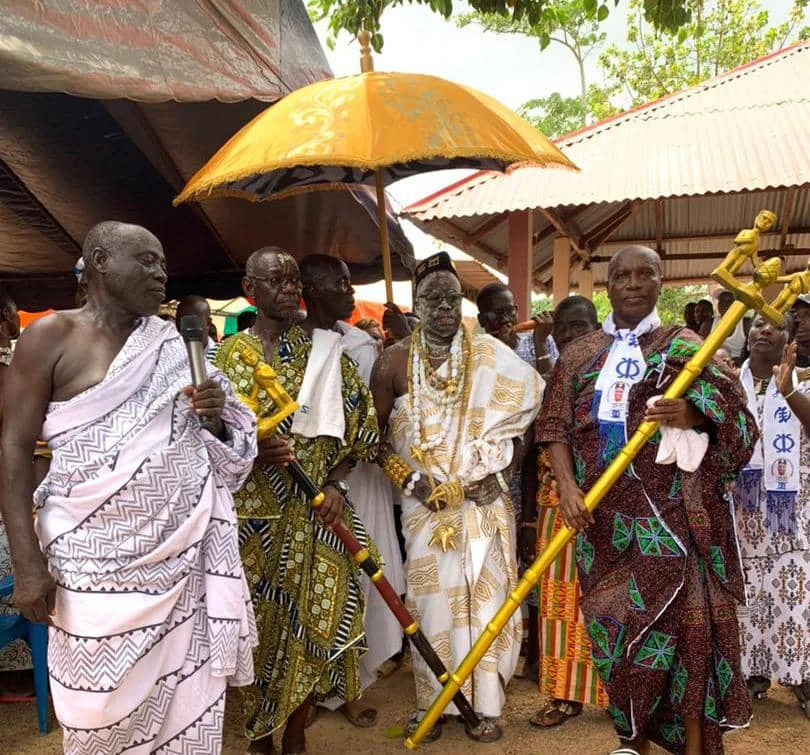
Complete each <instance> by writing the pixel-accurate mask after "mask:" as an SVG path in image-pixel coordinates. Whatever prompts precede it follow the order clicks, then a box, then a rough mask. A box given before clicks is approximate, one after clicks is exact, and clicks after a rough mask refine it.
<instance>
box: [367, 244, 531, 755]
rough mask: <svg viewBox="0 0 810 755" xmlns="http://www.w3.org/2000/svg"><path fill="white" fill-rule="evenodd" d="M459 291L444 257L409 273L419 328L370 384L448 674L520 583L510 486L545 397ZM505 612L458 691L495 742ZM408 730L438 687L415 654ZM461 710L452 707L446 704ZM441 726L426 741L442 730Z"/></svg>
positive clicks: (513, 631)
mask: <svg viewBox="0 0 810 755" xmlns="http://www.w3.org/2000/svg"><path fill="white" fill-rule="evenodd" d="M461 298H462V295H461V287H460V284H459V280H458V277H457V275H456V272H455V269H454V267H453V264H452V262H451V260H450V257H449V255H448V254H447V253H446V252H440V253H439V254H437V255H434V256H432V257H429V258H428V259H426V260H424V261H423V262H421V263H420V264H419V266H417V269H416V302H415V311H416V314H417V315H419V318H420V320H421V323H422V324H421V326H419V327H417V329H416V330H415V331H414V332H413V334H412V335H411V336H410V337H409V338H407V339H405V340H403V341H401V342H399V343H398V344H396V345H394V346H392V347H390V348H389V349H387V350H386V351H385V352H384V353H383V355H382V356H381V357H380V359H379V360H378V361H377V363H376V365H375V367H374V372H373V374H372V379H371V391H372V394H373V395H374V401H375V405H376V407H377V413H378V415H379V421H380V426H381V427H383V426H385V425H386V424H387V427H388V434H387V444H385V445H384V446H383V447H382V449H381V453H380V464H381V465H382V467H383V470H384V471H385V472H386V474H387V475H388V476H389V478H390V479H391V480H392V481H393V482H394V484H395V485H397V486H398V487H400V488H401V489H402V491H403V492H402V525H403V529H404V531H405V546H406V550H407V562H406V577H407V602H408V605H409V608H410V609H411V610H413V611H414V613H415V615H416V617H417V619H418V621H419V622H420V623H421V625H422V628H423V629H424V632H425V634H426V635H427V638H428V640H429V641H430V643H431V644H432V645H433V647H434V648H435V650H436V652H437V653H438V654H439V657H440V658H441V659H442V661H443V662H444V664H445V666H447V668H450V669H453V668H456V667H457V666H458V664H459V662H460V661H461V660H462V658H463V657H464V656H465V655H466V654H467V652H468V651H469V649H470V647H471V646H472V644H473V642H474V641H475V639H476V638H477V637H478V635H479V634H480V633H481V632H482V630H483V629H484V627H485V626H486V624H487V622H489V621H490V620H491V619H492V617H493V616H494V614H495V612H496V611H497V609H498V607H499V606H500V605H501V604H502V603H503V601H504V600H505V599H506V597H507V595H508V594H509V592H510V591H511V590H512V589H513V588H514V587H515V584H516V581H517V564H516V560H515V555H516V552H515V515H514V511H513V509H512V503H511V499H510V496H509V479H510V475H511V473H512V469H513V468H517V467H519V464H520V461H521V459H520V457H521V453H522V451H521V449H522V447H523V445H524V444H523V443H522V440H523V437H524V434H525V433H526V431H527V430H528V429H529V427H530V426H531V423H532V422H533V421H534V418H535V416H536V414H537V412H538V410H539V407H540V402H541V400H542V398H543V388H544V382H543V379H542V378H541V377H540V376H539V375H538V374H537V372H536V371H535V370H534V369H532V368H531V367H530V366H529V365H527V364H526V363H525V362H524V361H523V360H522V359H520V357H518V356H516V355H515V353H514V352H513V351H512V350H511V349H510V348H509V347H508V346H506V345H504V344H503V343H501V342H500V341H498V340H496V339H495V338H493V337H492V336H488V335H484V336H473V335H471V334H470V333H469V332H468V331H467V329H466V328H465V327H464V326H462V324H461ZM521 636H522V630H521V622H520V615H519V614H517V615H515V616H513V617H512V618H511V619H510V621H509V622H508V623H507V625H506V626H505V627H504V630H503V632H501V634H500V635H499V636H498V638H497V639H496V641H495V642H494V643H493V645H492V647H491V648H490V649H489V651H488V652H487V653H486V654H485V655H484V657H483V659H482V660H481V663H479V664H478V666H477V667H476V669H475V672H474V673H473V675H472V676H471V677H470V678H469V679H467V681H466V682H465V685H464V686H463V688H462V691H463V692H464V694H465V696H466V697H467V699H468V700H469V701H470V703H471V705H472V707H473V709H474V710H475V711H476V712H477V713H478V714H479V715H480V716H482V717H483V719H484V720H483V725H482V726H481V727H479V728H478V729H476V730H475V731H473V730H471V729H469V728H467V734H468V735H469V736H470V737H471V738H472V739H474V740H476V741H480V742H494V741H496V740H497V739H499V738H500V736H501V730H500V727H499V726H498V725H497V723H496V722H495V720H494V719H496V718H498V717H499V716H500V715H501V711H502V708H503V704H504V687H505V685H506V684H507V683H508V682H509V679H510V678H511V677H512V675H513V673H514V671H515V666H516V664H517V660H518V655H519V653H520V642H521ZM413 665H414V674H415V677H416V700H417V710H416V712H415V714H414V716H413V717H412V719H411V721H410V722H409V724H408V730H409V733H412V731H413V730H414V729H415V727H416V725H417V723H418V721H419V720H420V719H421V718H422V715H423V714H424V711H425V710H426V709H427V708H428V706H429V705H430V703H431V701H432V700H433V698H434V697H435V695H436V694H437V692H438V691H439V689H440V688H441V685H440V684H439V682H438V681H437V680H436V679H435V678H434V677H433V674H432V673H431V671H430V670H429V668H428V667H427V665H426V664H425V663H424V662H423V660H422V659H421V658H420V657H414V662H413ZM448 711H449V712H450V713H451V714H457V713H458V711H457V710H456V709H455V706H453V705H451V706H450V707H449V708H448ZM441 726H442V724H441V723H437V724H436V726H434V727H433V729H432V730H431V731H430V732H429V733H428V735H427V736H426V737H425V741H434V740H435V739H437V738H438V737H439V736H440V735H441Z"/></svg>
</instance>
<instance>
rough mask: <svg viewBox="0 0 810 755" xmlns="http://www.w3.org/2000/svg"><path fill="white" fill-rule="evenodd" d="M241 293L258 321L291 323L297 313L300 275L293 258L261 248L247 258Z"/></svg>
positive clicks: (280, 252) (284, 252) (284, 253)
mask: <svg viewBox="0 0 810 755" xmlns="http://www.w3.org/2000/svg"><path fill="white" fill-rule="evenodd" d="M242 290H243V291H244V293H245V296H247V297H248V299H252V300H253V302H254V303H255V305H256V308H257V310H258V317H259V318H262V317H265V318H269V319H271V320H283V321H286V322H291V321H292V320H293V318H294V317H295V315H296V313H297V312H298V301H299V299H300V296H301V274H300V273H299V271H298V264H297V263H296V261H295V258H294V257H293V256H292V255H291V254H289V253H288V252H286V251H285V250H284V249H282V248H281V247H278V246H265V247H262V248H261V249H257V250H256V251H255V252H253V254H251V255H250V257H248V260H247V263H246V264H245V277H244V278H242Z"/></svg>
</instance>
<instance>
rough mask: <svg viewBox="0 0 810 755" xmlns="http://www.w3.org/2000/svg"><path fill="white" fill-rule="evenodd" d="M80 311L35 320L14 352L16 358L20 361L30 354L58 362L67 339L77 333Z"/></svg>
mask: <svg viewBox="0 0 810 755" xmlns="http://www.w3.org/2000/svg"><path fill="white" fill-rule="evenodd" d="M78 312H79V310H77V309H71V310H67V311H64V312H54V313H53V314H50V315H46V316H45V317H41V318H39V319H38V320H34V322H32V323H31V324H30V325H29V326H28V327H27V328H26V329H25V330H24V331H23V332H22V334H21V335H20V337H19V339H18V341H17V346H16V348H15V350H14V357H15V359H18V358H20V357H25V356H26V355H28V354H29V353H32V352H36V353H33V354H32V355H34V356H37V357H38V358H39V359H48V358H49V357H51V358H52V359H51V361H56V359H57V358H58V355H59V353H60V352H61V351H62V348H61V347H62V346H64V343H65V341H66V339H68V338H70V336H71V335H72V334H73V333H74V332H75V330H76V327H77V323H78V319H77V315H78Z"/></svg>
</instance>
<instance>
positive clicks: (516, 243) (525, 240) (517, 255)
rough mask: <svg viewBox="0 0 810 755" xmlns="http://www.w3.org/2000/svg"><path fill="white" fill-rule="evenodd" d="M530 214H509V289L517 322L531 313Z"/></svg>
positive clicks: (528, 212) (518, 212)
mask: <svg viewBox="0 0 810 755" xmlns="http://www.w3.org/2000/svg"><path fill="white" fill-rule="evenodd" d="M533 235H534V234H533V233H532V212H531V210H519V211H516V212H511V213H509V288H510V289H512V295H513V296H514V297H515V304H516V305H517V308H518V321H519V322H522V321H523V320H528V319H529V317H530V315H531V313H532V269H533V268H534V264H533V259H532V258H533V253H534V250H533V247H532V236H533Z"/></svg>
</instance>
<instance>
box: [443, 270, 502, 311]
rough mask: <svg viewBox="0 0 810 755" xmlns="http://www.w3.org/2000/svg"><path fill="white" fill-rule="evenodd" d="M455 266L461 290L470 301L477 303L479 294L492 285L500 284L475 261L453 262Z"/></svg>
mask: <svg viewBox="0 0 810 755" xmlns="http://www.w3.org/2000/svg"><path fill="white" fill-rule="evenodd" d="M453 266H454V267H455V268H456V272H457V273H458V277H459V281H460V282H461V290H462V291H463V293H464V296H466V297H467V298H468V299H469V300H470V301H475V297H476V296H477V295H478V292H479V291H480V290H481V289H482V288H483V287H484V286H486V285H489V284H490V283H500V281H499V280H498V278H496V277H495V276H494V275H493V274H492V273H491V272H489V270H487V269H486V268H485V267H484V266H483V265H482V264H481V263H480V262H476V261H475V260H453Z"/></svg>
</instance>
